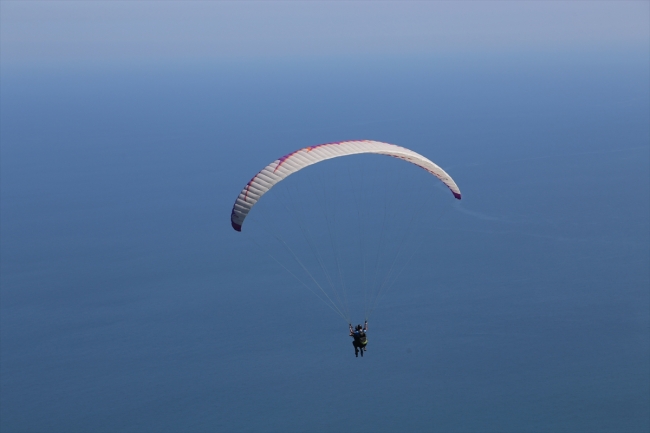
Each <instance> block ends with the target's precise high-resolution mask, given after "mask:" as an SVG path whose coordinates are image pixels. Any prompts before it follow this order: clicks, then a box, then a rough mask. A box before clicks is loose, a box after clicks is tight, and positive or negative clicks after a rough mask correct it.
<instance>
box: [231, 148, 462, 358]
mask: <svg viewBox="0 0 650 433" xmlns="http://www.w3.org/2000/svg"><path fill="white" fill-rule="evenodd" d="M360 154H375V155H385V156H390V157H393V158H397V159H401V160H403V161H406V162H409V163H411V164H413V165H416V166H418V167H420V168H422V169H424V170H425V171H426V172H428V173H429V174H431V175H433V176H434V177H436V178H438V179H439V180H440V181H441V182H442V184H443V185H445V186H446V187H447V188H448V189H449V190H450V191H451V193H452V194H453V197H454V198H456V199H458V200H460V198H461V192H460V189H459V188H458V185H456V182H455V181H454V180H453V179H452V178H451V176H449V174H447V172H445V171H444V170H443V169H442V168H440V167H439V166H438V165H436V164H435V163H434V162H433V161H431V160H429V159H428V158H426V157H424V156H423V155H421V154H419V153H417V152H414V151H412V150H410V149H407V148H405V147H401V146H397V145H394V144H389V143H383V142H379V141H372V140H359V141H341V142H335V143H326V144H320V145H316V146H310V147H305V148H302V149H298V150H296V151H294V152H291V153H289V154H287V155H284V156H282V157H281V158H278V159H276V160H275V161H273V162H272V163H270V164H268V165H267V166H266V167H264V168H263V169H262V170H260V171H259V172H258V173H257V174H256V175H255V176H253V178H252V179H251V180H250V181H249V182H248V183H247V184H246V185H245V186H244V188H243V189H242V190H241V192H240V193H239V195H238V197H237V199H236V200H235V204H234V206H233V208H232V211H231V214H230V221H231V225H232V228H233V229H234V230H236V231H237V232H241V231H242V230H243V228H242V227H243V224H244V221H245V220H246V218H247V216H248V215H249V213H250V212H251V210H252V209H253V207H254V206H256V204H257V203H258V202H259V201H260V199H261V198H262V196H264V195H265V194H267V193H268V192H269V191H270V190H271V189H272V188H273V187H275V186H276V185H278V184H279V183H280V182H282V181H283V180H285V179H287V178H288V177H289V176H291V175H292V174H295V173H297V172H299V171H301V170H303V169H304V168H306V167H309V166H311V165H314V164H319V163H321V162H323V161H326V160H330V159H334V158H339V157H344V156H351V155H360ZM345 159H347V158H345ZM319 166H320V164H319ZM371 170H373V175H374V177H373V176H371V177H370V179H369V182H368V184H369V186H370V187H371V188H372V187H376V188H380V185H379V182H377V180H378V179H383V178H386V177H387V175H388V174H390V173H389V172H392V171H393V170H391V169H390V168H386V169H385V170H386V173H383V172H380V171H378V170H377V168H376V167H374V166H373V168H372V169H371ZM350 171H351V170H349V167H348V176H350V174H349V172H350ZM342 177H343V175H342V173H341V172H338V173H336V174H334V173H331V172H326V173H325V178H324V179H323V178H321V179H319V180H318V181H316V182H314V183H315V184H316V186H315V187H314V186H313V185H312V188H311V189H310V190H306V191H304V192H298V190H297V187H296V185H292V188H293V190H294V191H296V192H295V193H293V192H291V189H288V190H287V191H288V192H285V193H284V194H285V196H284V199H285V201H283V202H282V204H283V206H284V208H285V209H286V211H287V213H288V215H290V216H289V217H288V219H285V220H281V225H283V227H284V228H287V227H288V228H292V227H297V228H298V229H299V231H300V233H301V235H302V236H303V237H304V238H305V241H306V245H307V246H306V247H304V248H303V249H302V250H300V249H298V248H295V247H294V248H292V247H291V246H290V245H289V243H288V242H287V241H286V240H285V238H284V237H283V234H280V233H279V232H273V230H267V232H268V233H269V234H271V237H272V238H274V239H275V240H276V241H277V243H276V245H277V246H279V247H280V250H285V251H286V255H287V257H288V258H289V259H288V261H293V262H295V263H297V264H298V265H299V266H298V269H297V270H295V271H294V270H291V269H290V266H289V265H288V264H287V263H286V262H283V261H282V260H281V259H279V258H278V257H276V253H277V250H273V249H271V251H266V252H267V254H268V255H269V256H270V257H271V258H272V259H273V260H274V261H276V262H277V263H278V264H279V265H280V266H281V267H282V268H284V269H285V270H286V271H287V272H289V274H291V275H292V276H293V277H294V278H295V279H296V280H298V281H299V282H300V283H301V284H302V285H303V286H304V287H306V288H308V289H309V290H310V291H311V292H312V293H313V294H314V295H316V297H318V298H319V299H320V300H321V301H322V302H323V303H325V304H326V305H327V306H328V307H329V308H330V309H332V310H333V311H334V312H335V313H337V314H338V315H339V316H341V318H343V320H345V321H346V323H348V325H349V331H350V336H351V337H353V340H354V341H353V345H354V348H355V356H359V353H361V356H363V354H364V352H365V350H366V345H367V342H368V340H367V337H366V331H367V330H368V316H369V314H370V313H371V312H372V311H373V310H374V308H375V307H376V305H377V303H378V301H379V299H380V298H381V297H382V296H383V295H385V293H386V292H387V291H388V289H390V287H391V286H392V285H393V284H394V283H395V281H396V280H397V279H398V278H399V276H400V274H401V272H402V271H403V270H404V268H405V267H406V265H407V264H408V261H409V260H410V258H409V259H408V260H405V263H404V264H403V266H402V268H401V270H400V271H399V272H398V271H396V267H398V266H396V263H397V261H398V258H400V255H401V254H402V253H403V252H404V251H405V250H408V251H409V253H410V254H411V258H412V257H413V254H414V252H411V251H410V250H413V251H415V248H411V249H410V250H409V248H408V245H407V247H406V248H404V246H405V240H407V239H410V238H409V236H410V233H409V230H410V228H411V227H412V225H413V221H414V219H415V218H414V217H415V215H416V214H417V212H418V209H420V210H421V209H422V206H420V202H423V201H424V200H423V198H426V196H428V195H430V194H427V193H426V191H424V192H423V193H422V194H420V193H419V192H418V191H417V190H416V189H415V188H414V186H413V185H408V190H409V191H410V192H413V191H415V194H416V197H415V199H412V200H411V199H409V200H411V201H408V202H407V203H404V204H403V205H401V206H400V205H398V204H394V203H391V204H390V206H389V205H388V204H386V203H385V204H384V207H383V212H384V214H383V218H382V221H381V224H377V226H376V227H380V228H381V235H380V236H377V237H376V238H375V239H370V240H369V239H367V238H366V235H367V233H368V232H370V233H371V236H372V231H373V230H374V228H375V226H373V225H372V224H370V223H368V222H367V221H365V219H364V218H365V215H368V214H378V213H379V212H374V213H373V212H368V213H366V214H364V211H363V209H362V207H363V206H364V204H366V203H367V200H366V198H367V197H366V196H365V195H364V192H363V189H364V182H355V181H354V180H352V177H351V176H350V178H349V179H350V181H349V182H348V183H344V184H342V187H340V189H339V190H338V191H339V192H346V193H349V194H351V195H352V196H354V197H355V198H356V203H355V205H356V206H357V209H356V211H355V210H353V209H351V208H346V207H345V206H344V207H343V209H342V211H341V210H340V212H342V214H343V218H340V219H338V220H337V219H336V218H334V217H330V216H329V215H328V213H327V209H326V208H327V207H328V206H329V205H331V204H332V203H334V204H335V205H339V207H341V206H340V203H339V202H337V200H338V199H339V198H340V197H339V195H340V194H339V195H337V194H335V197H334V199H330V200H328V199H327V195H328V194H329V192H328V188H327V186H325V183H326V181H328V180H332V179H338V180H339V184H341V180H340V179H342ZM402 177H404V176H402ZM301 179H302V178H301ZM362 180H363V178H362ZM298 183H299V184H300V182H298ZM358 183H361V185H358ZM424 183H425V184H428V182H424ZM389 185H391V184H389ZM318 187H321V188H322V190H323V194H322V195H319V194H317V192H318V191H317V189H318ZM416 187H417V185H416ZM357 189H358V190H361V192H357ZM374 192H375V196H377V194H376V193H377V191H376V190H375V191H374ZM418 194H420V195H418ZM397 195H399V194H397ZM402 195H405V194H402ZM277 198H278V199H281V198H282V195H281V194H279V195H277ZM296 198H301V199H305V200H308V199H312V200H315V201H316V204H315V205H314V206H313V207H314V208H318V207H322V208H323V209H324V214H325V218H324V219H323V220H322V221H323V222H316V221H315V218H314V215H315V214H313V213H312V214H310V215H307V214H306V212H309V211H310V209H307V210H305V209H304V208H303V206H300V204H299V203H296V202H297V201H296V200H295V199H296ZM371 198H372V197H370V198H368V200H370V199H371ZM385 200H386V201H387V199H385ZM280 201H282V200H280ZM353 201H354V200H353ZM271 202H273V200H272V201H271ZM305 207H306V206H305ZM387 209H390V210H393V209H397V211H396V214H398V220H397V226H399V227H402V228H403V227H405V234H404V237H403V238H401V241H399V239H397V238H395V242H393V246H394V245H398V246H399V248H396V249H397V252H396V253H395V255H394V256H390V257H388V258H387V259H386V260H384V261H382V260H381V258H382V251H383V250H384V249H386V248H385V247H386V245H387V244H391V242H390V241H389V240H387V239H386V238H387V237H390V234H389V235H385V227H389V229H388V230H390V225H389V224H388V223H386V212H390V210H387ZM312 211H315V210H313V209H312ZM355 214H356V216H358V220H359V221H358V225H357V226H354V224H353V223H352V220H353V217H354V216H355ZM262 221H264V218H262ZM290 221H295V224H294V223H291V222H290ZM433 221H434V219H431V218H430V219H428V220H427V223H431V222H433ZM309 223H312V224H313V226H312V228H311V229H310V228H309V226H308V224H309ZM336 224H339V227H342V228H340V230H342V231H343V232H344V235H343V236H342V237H341V239H342V242H338V241H337V239H338V238H337V236H336V233H335V232H336V229H337V227H333V226H336ZM393 227H394V226H393ZM265 230H266V228H265ZM326 234H327V235H328V236H329V238H328V237H327V236H326ZM355 238H357V239H355ZM319 239H320V240H322V241H323V244H324V245H322V246H319V245H318V240H319ZM252 240H253V242H255V243H256V244H258V243H257V241H256V240H255V239H254V238H253V239H252ZM357 241H358V244H359V251H360V252H361V258H360V260H359V261H357V262H356V263H359V265H360V266H358V268H359V271H358V273H360V274H361V277H358V280H360V281H362V283H361V284H358V283H357V282H356V281H355V282H354V283H351V284H350V283H346V278H345V277H344V274H345V273H346V269H347V270H348V271H349V269H351V268H357V266H355V265H354V263H355V260H346V259H341V257H340V256H341V255H343V254H344V253H350V251H351V245H353V244H356V243H357ZM277 246H276V248H277ZM258 247H260V245H259V244H258ZM262 249H263V248H261V247H260V250H262ZM328 254H329V255H330V256H331V257H332V259H331V260H330V262H329V263H328V262H327V260H326V256H327V255H328ZM307 255H309V256H311V257H312V260H313V263H314V265H313V266H309V264H308V263H306V261H307V259H308V258H307V257H306V256H307ZM368 255H371V256H372V255H374V256H372V257H370V260H368V259H367V256H368ZM345 265H348V266H347V268H346V266H345ZM332 268H334V269H335V270H334V271H332V270H331V269H332ZM372 270H374V273H375V275H374V276H373V277H372V278H371V277H369V276H368V275H367V274H368V273H371V271H372ZM381 272H384V275H383V276H382V275H379V274H380V273H381ZM300 274H304V275H306V276H307V277H308V279H307V280H306V281H305V280H304V277H300V276H299V275H300ZM317 274H320V275H321V276H324V277H325V278H324V280H321V281H319V278H318V277H317ZM321 278H322V277H321ZM350 286H362V287H363V299H364V314H365V322H364V326H363V327H362V326H361V325H358V326H357V327H356V328H353V327H352V325H351V323H352V322H351V320H350V314H349V308H348V296H347V289H348V287H350ZM359 297H360V295H359Z"/></svg>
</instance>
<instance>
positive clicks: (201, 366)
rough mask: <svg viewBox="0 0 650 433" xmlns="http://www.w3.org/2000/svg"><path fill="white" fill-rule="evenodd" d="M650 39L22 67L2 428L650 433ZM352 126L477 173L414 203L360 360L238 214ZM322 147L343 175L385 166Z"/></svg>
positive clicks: (6, 80)
mask: <svg viewBox="0 0 650 433" xmlns="http://www.w3.org/2000/svg"><path fill="white" fill-rule="evenodd" d="M648 61H649V59H648V54H647V52H646V51H645V50H642V51H633V50H630V51H629V52H614V51H607V50H603V51H599V52H590V53H585V52H578V53H575V52H569V51H567V52H564V53H558V52H535V53H529V52H528V53H523V52H522V53H508V54H500V55H490V56H488V55H471V54H466V55H440V56H428V57H404V58H397V57H395V58H390V59H386V58H362V59H360V58H331V59H320V60H317V59H312V60H309V59H307V60H304V59H303V60H300V61H299V60H295V59H294V60H292V59H288V58H287V59H276V60H268V59H267V60H263V61H244V60H240V61H235V60H232V61H229V62H222V63H214V62H213V63H204V64H203V63H200V62H196V63H193V64H184V65H182V66H179V65H170V64H156V65H139V66H137V65H130V66H125V65H121V66H118V65H104V66H101V65H95V66H88V65H76V66H75V65H67V66H61V67H57V68H55V67H50V68H37V67H33V68H28V67H21V68H15V67H14V68H12V67H9V66H7V67H3V70H2V80H1V82H0V86H1V98H0V109H1V112H0V120H1V131H0V139H1V141H0V146H1V147H0V157H1V159H0V169H1V170H0V181H1V183H0V188H1V189H0V192H1V195H0V200H1V202H0V204H1V207H0V235H1V236H0V240H1V249H0V254H1V256H0V258H1V262H0V271H1V275H0V284H1V285H0V313H1V315H0V324H1V327H0V337H1V343H0V344H1V346H0V349H1V351H0V361H1V362H0V430H2V432H7V433H13V432H116V431H122V432H178V431H185V432H217V431H222V432H307V431H309V432H335V431H336V432H341V431H350V432H395V431H411V432H437V431H439V432H497V431H498V432H614V431H616V432H647V431H648V430H649V429H650V270H649V266H650V265H649V263H650V147H649V146H650V89H649V82H648V76H649V73H650V67H649V63H648ZM352 139H371V140H378V141H384V142H388V143H394V144H398V145H400V146H404V147H408V148H410V149H413V150H415V151H417V152H419V153H421V154H423V155H425V156H427V157H428V158H430V159H432V160H433V161H435V162H436V163H437V164H439V165H440V166H441V167H443V168H444V169H445V170H447V171H448V172H449V174H450V175H451V176H452V177H453V178H454V179H455V180H456V182H457V183H458V185H459V187H460V189H461V191H462V193H463V198H462V200H461V201H454V200H453V197H452V196H451V194H449V193H448V191H445V190H444V189H440V188H438V187H432V188H433V189H432V191H433V192H434V193H435V194H436V195H435V197H436V200H440V203H442V204H441V206H444V209H446V212H445V215H444V217H442V218H440V219H436V220H435V221H433V219H431V220H428V221H427V220H426V218H428V215H429V214H427V213H426V212H428V211H426V210H425V213H424V214H421V215H420V216H422V215H424V216H423V218H424V220H418V221H419V222H417V223H416V225H415V226H414V228H412V230H413V233H414V235H415V239H416V240H417V241H418V242H416V243H415V244H409V245H410V247H409V248H411V249H412V250H409V252H411V253H412V256H409V257H412V258H411V259H410V262H409V263H407V265H408V266H407V267H405V270H404V272H403V273H402V274H401V275H400V276H399V279H398V280H397V281H396V283H395V285H394V287H393V288H392V289H391V290H390V291H389V292H388V293H386V295H385V296H384V297H383V298H382V299H381V301H380V302H379V303H378V305H377V308H376V309H375V310H374V312H373V313H372V316H371V317H370V320H369V328H370V329H369V333H368V335H369V341H370V343H369V345H368V351H367V352H366V353H365V356H364V357H363V358H355V356H354V352H353V348H352V346H351V344H350V337H349V336H348V332H347V327H348V324H347V323H346V321H345V320H342V317H339V315H337V314H336V313H335V312H333V310H332V309H330V308H328V307H327V306H326V305H325V304H324V303H322V302H320V301H319V300H318V299H317V298H316V296H314V294H313V293H310V291H309V290H307V289H306V288H305V287H303V286H302V285H301V284H300V283H299V282H298V281H297V280H296V279H294V278H292V276H291V275H290V274H288V273H287V272H285V270H284V269H282V268H281V267H280V266H278V265H277V263H275V262H274V261H273V260H272V259H271V257H270V256H269V255H267V254H265V253H264V252H263V251H262V249H260V248H258V245H257V244H256V243H254V242H251V238H250V237H249V236H248V235H247V234H246V233H244V232H246V231H247V228H248V226H246V225H245V226H244V232H242V233H237V232H235V231H234V230H233V229H232V228H231V225H230V211H231V207H232V204H233V202H234V200H235V198H236V197H237V194H238V193H239V191H240V190H241V189H242V187H243V186H244V185H245V184H246V182H247V181H248V180H249V179H250V178H251V177H252V176H253V175H254V174H255V173H257V171H259V170H260V169H261V168H263V167H264V166H265V165H266V164H268V163H270V162H271V161H273V160H275V159H277V158H278V157H280V156H282V155H285V154H287V153H289V152H291V151H293V150H296V149H298V148H301V147H305V146H311V145H316V144H320V143H327V142H336V141H343V140H352ZM379 159H381V158H377V161H378V162H377V164H379V165H377V167H382V170H386V172H391V173H392V171H391V170H392V169H391V168H390V167H392V166H391V164H393V165H394V166H395V167H396V170H404V172H407V171H409V172H410V171H413V173H415V172H417V174H415V175H414V176H420V177H418V179H423V178H422V176H424V175H426V173H425V172H421V171H418V170H419V169H417V168H416V167H413V166H409V165H408V164H404V163H403V162H401V161H397V160H390V159H386V160H383V159H381V161H379ZM374 161H375V159H367V160H364V164H367V165H366V166H365V170H366V171H365V173H368V177H366V179H367V180H368V182H370V180H371V179H372V176H370V173H373V172H372V167H373V165H372V164H374V163H375V162H374ZM327 167H329V166H327V165H323V168H322V170H321V171H320V172H318V173H320V174H319V175H321V176H323V177H324V178H325V179H328V177H329V180H330V181H337V179H338V182H339V183H338V184H337V185H338V188H340V190H341V191H343V190H346V189H345V185H350V184H356V183H357V179H358V176H361V173H362V172H361V171H354V170H353V168H352V169H350V167H349V166H348V168H347V173H348V175H349V180H350V181H349V182H347V183H346V180H345V179H344V178H341V177H340V176H339V177H337V176H338V174H340V173H344V172H345V171H338V172H337V171H336V170H338V169H337V168H336V167H339V166H337V165H336V164H335V163H334V162H332V163H331V167H332V172H331V173H338V174H337V176H334V175H331V176H329V175H328V173H329V172H328V169H327ZM341 167H342V166H341ZM386 167H388V168H386ZM397 167H399V168H397ZM314 170H316V169H315V168H314ZM313 173H317V171H313ZM382 173H383V172H382V171H380V170H377V171H375V172H374V174H373V175H374V176H375V177H376V178H377V179H378V180H377V181H378V182H379V181H380V180H381V179H384V176H383V174H382ZM395 173H398V172H397V171H396V172H395ZM355 176H357V177H355ZM295 179H296V180H295V181H293V180H292V179H287V181H286V182H287V183H286V185H287V187H293V186H292V185H295V186H296V188H297V187H298V186H299V185H300V184H301V183H300V182H299V180H300V179H301V178H300V177H298V175H296V177H295ZM401 179H405V178H401ZM427 180H428V178H427ZM433 181H436V179H432V182H433ZM290 182H294V183H293V184H292V183H290ZM388 183H389V184H391V185H393V183H392V182H388ZM415 183H417V184H418V185H417V188H416V186H415V185H414V186H413V188H414V189H413V191H417V192H418V193H419V192H421V191H423V189H422V188H427V184H426V182H425V181H423V182H415ZM404 185H407V186H408V185H410V184H409V183H408V182H406V183H405V184H404ZM432 185H433V183H432ZM402 186H403V185H402ZM418 188H419V189H418ZM378 190H381V189H376V190H375V192H376V191H378ZM277 191H280V190H279V189H278V190H277ZM329 191H331V190H329ZM346 191H349V190H346ZM355 191H356V190H355ZM272 192H273V193H275V192H274V191H272ZM277 194H278V193H276V195H277ZM332 196H333V197H334V200H336V197H337V196H336V194H333V193H332ZM398 196H399V197H398V199H401V200H402V205H404V204H406V206H408V205H409V203H412V202H411V201H409V200H412V199H409V198H408V197H407V196H406V195H404V196H402V195H401V194H398ZM278 197H279V196H278ZM266 201H267V204H272V203H278V202H277V201H275V200H274V196H272V195H271V193H269V198H268V200H266ZM389 203H391V204H390V205H389V209H393V210H395V209H405V215H406V217H408V215H409V213H408V212H407V210H408V209H406V208H398V207H396V206H397V205H395V206H393V205H392V203H393V202H392V201H389ZM262 204H263V203H262V202H260V205H262ZM338 204H339V205H340V206H344V205H343V204H342V203H338ZM336 205H337V202H336V201H334V202H333V206H335V207H336ZM307 208H308V207H306V209H307ZM341 209H342V210H343V211H345V209H344V208H341ZM261 215H262V214H259V215H258V217H259V219H261ZM394 215H396V216H395V218H397V219H396V220H395V221H397V223H396V225H395V227H402V228H403V226H400V224H399V218H400V214H399V213H395V214H394ZM252 216H253V213H252V214H251V217H252ZM339 221H341V220H340V219H339ZM246 224H248V222H247V223H246ZM251 227H254V226H253V225H251ZM316 227H317V225H316ZM321 227H322V226H321ZM366 227H367V228H368V230H367V232H370V233H369V234H368V235H369V236H372V233H375V229H376V227H378V226H376V225H372V224H370V223H368V225H367V226H366ZM348 230H349V231H350V233H349V234H348V235H349V236H353V235H354V233H355V230H354V227H353V226H348ZM251 233H252V231H251ZM388 233H389V234H390V233H391V231H390V230H388ZM348 235H345V236H344V237H347V236H348ZM386 239H387V240H386V243H387V244H388V245H387V246H388V247H392V248H393V249H394V248H395V247H396V242H397V241H396V239H397V238H395V237H391V236H390V235H389V236H387V238H386ZM376 240H377V238H375V241H376ZM278 251H279V250H278ZM297 253H298V254H303V253H304V251H302V250H297ZM294 265H295V264H294ZM340 266H341V268H342V272H343V273H354V272H356V271H358V267H359V264H358V262H357V261H341V263H340ZM378 267H381V266H378ZM293 269H296V268H293ZM351 290H354V287H352V288H351ZM352 301H354V299H352V300H351V302H352ZM363 319H364V315H363V311H361V309H359V308H357V309H356V310H355V309H354V308H352V307H351V316H350V321H352V322H354V323H356V322H361V321H362V320H363Z"/></svg>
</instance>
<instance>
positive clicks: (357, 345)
mask: <svg viewBox="0 0 650 433" xmlns="http://www.w3.org/2000/svg"><path fill="white" fill-rule="evenodd" d="M349 326H350V337H352V338H353V339H354V340H352V345H353V346H354V356H356V357H357V358H358V357H359V352H361V357H363V352H365V351H366V348H367V347H366V346H367V345H368V338H367V337H366V332H367V331H368V321H367V320H366V321H365V323H364V324H363V327H362V326H361V325H357V327H356V328H353V327H352V323H350V324H349Z"/></svg>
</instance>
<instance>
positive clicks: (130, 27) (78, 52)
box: [0, 1, 650, 65]
mask: <svg viewBox="0 0 650 433" xmlns="http://www.w3.org/2000/svg"><path fill="white" fill-rule="evenodd" d="M1 7H2V14H1V26H0V29H1V30H0V31H1V33H0V36H1V38H0V39H1V46H0V48H1V56H2V63H3V64H4V65H20V64H34V63H36V64H43V63H46V64H61V63H66V62H72V63H87V62H90V63H95V62H100V63H104V62H111V63H117V64H119V63H123V62H127V63H128V62H145V63H146V62H175V61H181V60H186V61H190V60H193V61H197V60H198V61H205V60H208V61H209V60H219V59H232V58H235V59H237V58H245V59H247V58H259V57H296V56H298V57H321V56H359V55H370V56H376V55H382V56H385V55H422V54H425V55H426V54H433V53H444V52H455V53H458V52H485V51H505V52H512V51H521V50H558V49H560V50H575V49H580V50H583V49H620V48H646V49H647V48H648V44H649V39H650V24H649V14H650V3H648V2H645V1H615V2H613V1H612V2H597V1H589V2H587V1H584V2H562V1H554V2H533V1H526V2H513V1H507V2H200V1H196V2H180V1H178V2H148V1H141V2H121V1H111V2H77V1H71V2H57V1H52V2H30V1H20V2H18V1H3V2H2V3H1Z"/></svg>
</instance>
